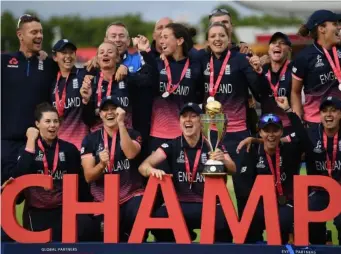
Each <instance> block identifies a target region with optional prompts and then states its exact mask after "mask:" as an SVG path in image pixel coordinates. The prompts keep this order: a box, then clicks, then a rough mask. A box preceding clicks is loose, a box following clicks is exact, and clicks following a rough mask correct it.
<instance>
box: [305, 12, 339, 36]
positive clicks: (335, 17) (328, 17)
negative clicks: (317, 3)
mask: <svg viewBox="0 0 341 254" xmlns="http://www.w3.org/2000/svg"><path fill="white" fill-rule="evenodd" d="M339 20H341V14H336V13H334V12H332V11H328V10H318V11H315V12H314V13H313V14H312V15H311V16H310V17H309V19H308V21H307V23H306V24H305V25H306V27H307V28H308V29H309V31H311V30H313V28H314V27H316V26H318V25H321V24H323V23H324V22H326V21H331V22H335V21H339Z"/></svg>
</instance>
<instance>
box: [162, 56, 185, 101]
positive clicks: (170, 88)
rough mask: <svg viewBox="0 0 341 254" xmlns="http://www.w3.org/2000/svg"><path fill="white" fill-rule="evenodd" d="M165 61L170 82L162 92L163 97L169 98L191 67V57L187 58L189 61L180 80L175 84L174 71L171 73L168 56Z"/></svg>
mask: <svg viewBox="0 0 341 254" xmlns="http://www.w3.org/2000/svg"><path fill="white" fill-rule="evenodd" d="M164 63H165V68H166V72H167V78H168V83H167V88H166V92H164V93H163V94H162V97H163V98H167V97H168V96H169V95H170V94H172V93H174V91H175V90H176V89H177V88H178V87H179V85H180V82H181V81H182V80H183V78H184V77H185V74H186V71H187V69H188V67H189V59H188V58H187V61H186V63H185V66H184V68H183V70H182V73H181V76H180V80H179V82H178V83H176V84H174V85H173V83H172V73H171V69H170V65H169V62H168V60H167V58H166V59H165V60H164Z"/></svg>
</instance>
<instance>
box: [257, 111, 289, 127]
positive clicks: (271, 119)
mask: <svg viewBox="0 0 341 254" xmlns="http://www.w3.org/2000/svg"><path fill="white" fill-rule="evenodd" d="M269 124H273V125H276V126H278V127H279V128H281V129H283V124H282V120H281V119H280V118H279V116H277V115H275V114H265V115H262V116H261V118H260V119H259V122H258V128H259V129H264V128H265V127H266V126H268V125H269Z"/></svg>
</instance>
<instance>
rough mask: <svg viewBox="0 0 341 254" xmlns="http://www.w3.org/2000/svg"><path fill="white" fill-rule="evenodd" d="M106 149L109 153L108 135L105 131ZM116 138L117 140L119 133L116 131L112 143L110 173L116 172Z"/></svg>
mask: <svg viewBox="0 0 341 254" xmlns="http://www.w3.org/2000/svg"><path fill="white" fill-rule="evenodd" d="M103 130H104V129H103ZM103 136H104V148H105V149H107V150H108V151H109V146H108V133H107V132H106V131H105V130H104V135H103ZM116 138H117V131H114V133H113V135H112V141H111V151H110V157H109V165H108V167H107V168H108V171H109V172H110V173H111V172H112V171H113V170H114V158H115V150H116Z"/></svg>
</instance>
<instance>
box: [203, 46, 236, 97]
mask: <svg viewBox="0 0 341 254" xmlns="http://www.w3.org/2000/svg"><path fill="white" fill-rule="evenodd" d="M230 56H231V51H228V52H227V54H226V56H225V59H224V61H223V64H222V65H221V68H220V71H219V76H218V78H217V80H216V82H215V84H214V66H213V56H211V59H210V87H209V90H208V92H209V95H210V96H212V97H214V96H215V95H216V93H217V91H218V87H219V85H220V81H221V79H222V77H223V74H224V71H225V68H226V65H227V62H228V61H229V59H230Z"/></svg>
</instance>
